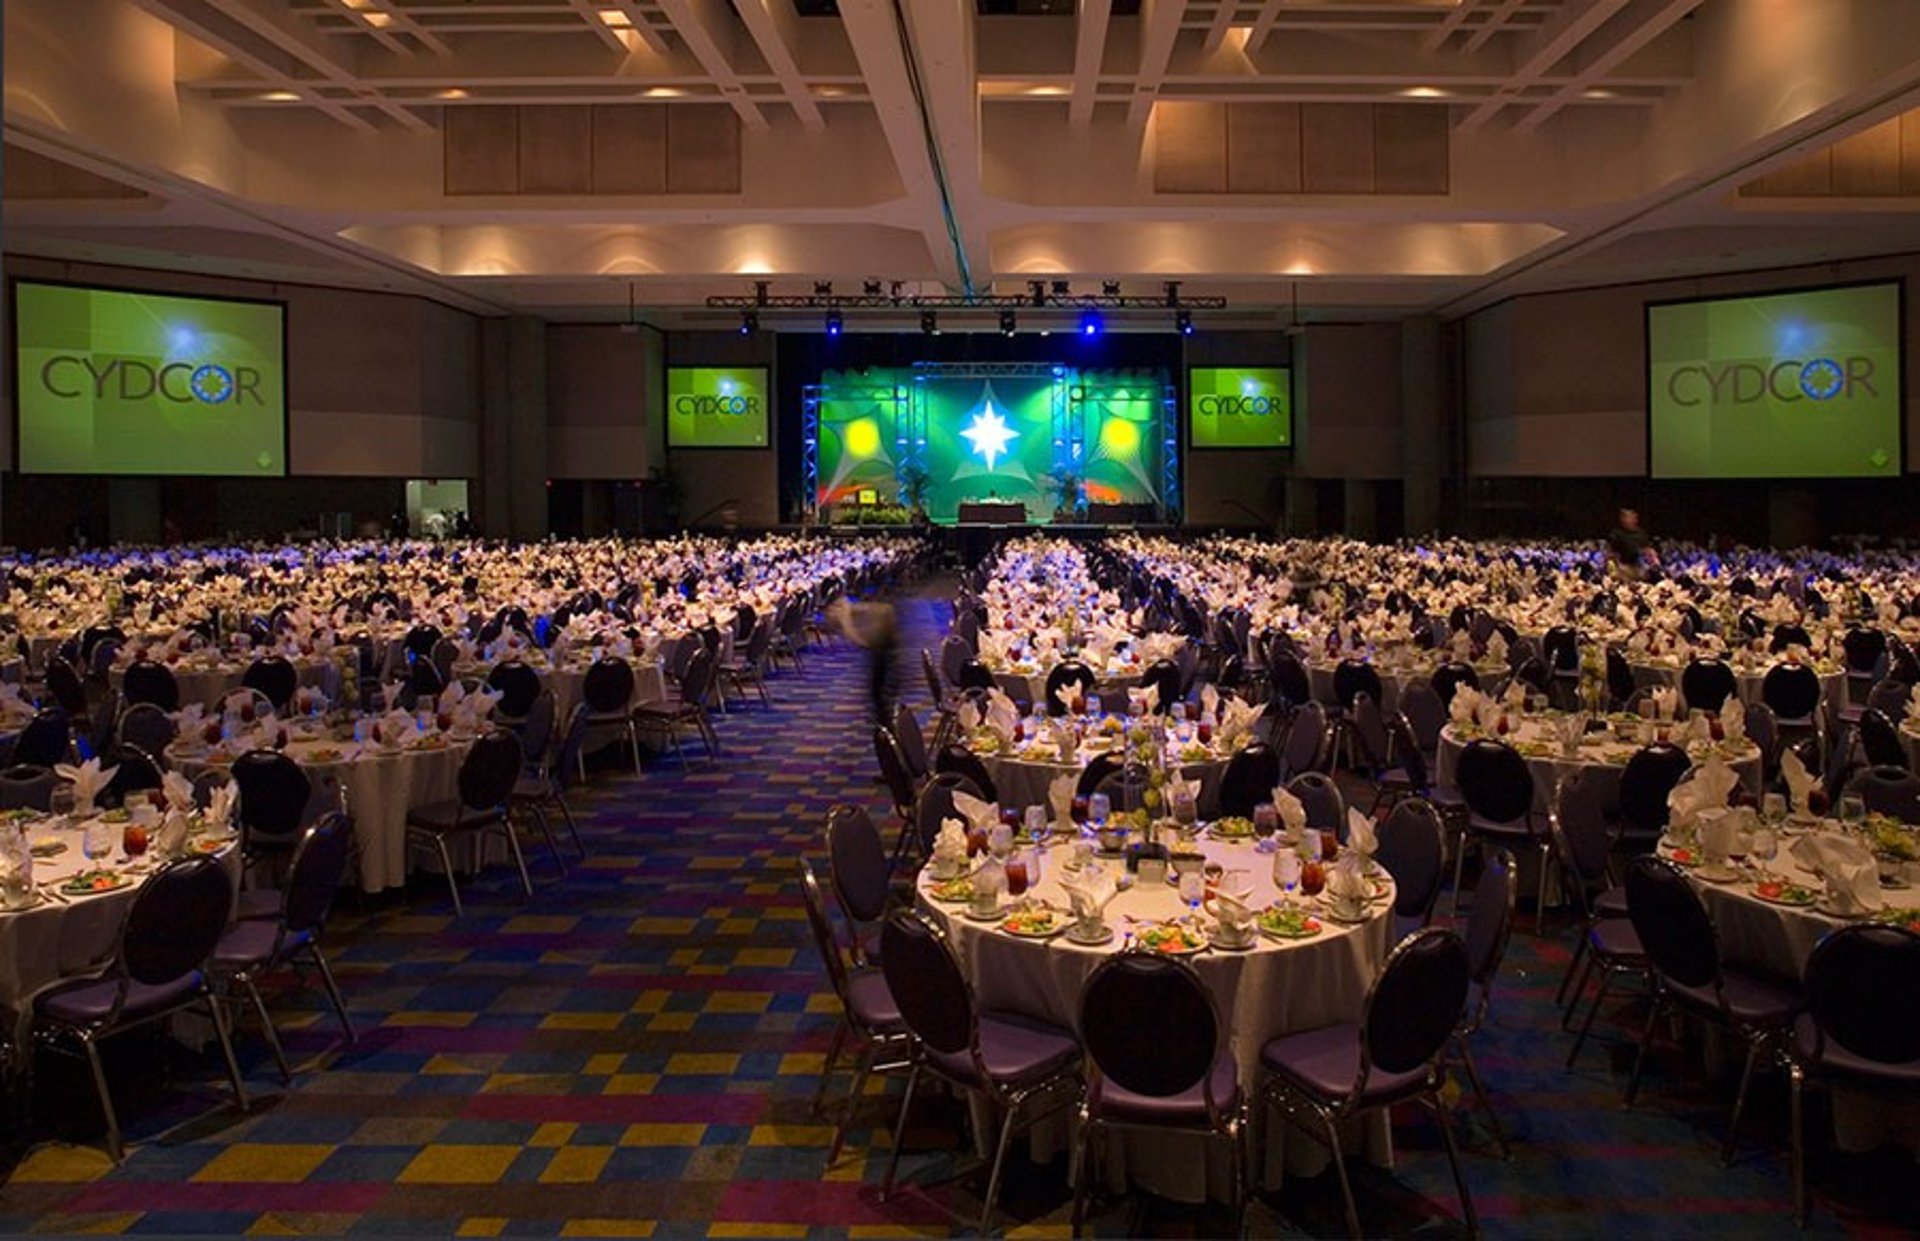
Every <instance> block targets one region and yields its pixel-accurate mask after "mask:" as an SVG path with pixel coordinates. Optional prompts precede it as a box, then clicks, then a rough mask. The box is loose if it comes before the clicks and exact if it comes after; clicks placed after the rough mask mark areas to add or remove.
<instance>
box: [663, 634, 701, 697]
mask: <svg viewBox="0 0 1920 1241" xmlns="http://www.w3.org/2000/svg"><path fill="white" fill-rule="evenodd" d="M706 649H707V644H706V643H705V642H702V641H701V640H700V635H699V634H697V633H683V634H681V635H680V636H679V637H678V638H675V639H674V642H673V649H672V650H671V651H669V652H667V658H666V672H667V679H668V680H669V681H671V682H673V683H674V684H675V685H678V684H680V682H681V681H682V680H684V679H685V678H686V675H687V669H688V668H689V667H691V666H692V665H693V657H694V656H695V655H698V654H699V653H700V652H701V651H704V650H706Z"/></svg>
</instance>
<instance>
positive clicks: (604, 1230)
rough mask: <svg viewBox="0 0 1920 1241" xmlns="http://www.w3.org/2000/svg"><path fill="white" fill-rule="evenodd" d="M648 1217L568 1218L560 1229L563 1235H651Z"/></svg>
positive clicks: (650, 1221)
mask: <svg viewBox="0 0 1920 1241" xmlns="http://www.w3.org/2000/svg"><path fill="white" fill-rule="evenodd" d="M653 1229H654V1221H652V1220H650V1219H570V1220H568V1221H567V1222H566V1224H565V1225H563V1226H562V1227H561V1229H560V1235H561V1236H563V1237H651V1236H652V1235H653Z"/></svg>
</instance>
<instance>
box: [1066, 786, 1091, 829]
mask: <svg viewBox="0 0 1920 1241" xmlns="http://www.w3.org/2000/svg"><path fill="white" fill-rule="evenodd" d="M1087 807H1088V799H1087V798H1085V797H1082V796H1080V795H1079V794H1077V793H1076V794H1074V798H1073V801H1072V803H1071V804H1070V805H1069V807H1068V809H1067V814H1068V816H1069V817H1070V818H1072V819H1073V821H1074V822H1075V823H1077V824H1081V825H1085V823H1086V821H1087V817H1088V809H1087Z"/></svg>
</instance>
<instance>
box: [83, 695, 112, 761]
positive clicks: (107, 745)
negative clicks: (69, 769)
mask: <svg viewBox="0 0 1920 1241" xmlns="http://www.w3.org/2000/svg"><path fill="white" fill-rule="evenodd" d="M119 718H120V692H119V691H118V690H115V689H112V688H106V689H104V690H102V691H101V693H100V695H99V697H97V698H95V699H94V702H93V707H92V710H91V712H90V713H89V715H88V716H87V722H86V724H85V726H84V727H83V728H82V729H81V732H80V736H79V737H78V738H77V739H76V741H75V749H76V750H77V751H78V753H79V755H80V757H81V758H83V759H87V758H94V757H96V756H100V755H104V754H105V753H106V752H107V751H108V750H109V749H111V748H112V746H113V726H114V724H115V722H117V721H118V720H119Z"/></svg>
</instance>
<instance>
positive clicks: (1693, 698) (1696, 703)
mask: <svg viewBox="0 0 1920 1241" xmlns="http://www.w3.org/2000/svg"><path fill="white" fill-rule="evenodd" d="M1737 688H1738V685H1737V683H1736V682H1735V680H1734V676H1733V669H1732V668H1730V667H1728V666H1727V662H1726V661H1725V660H1723V659H1696V660H1694V661H1693V662H1691V663H1689V664H1688V665H1687V666H1686V668H1685V669H1683V670H1682V671H1681V673H1680V696H1681V697H1682V698H1685V699H1686V700H1687V706H1689V707H1691V708H1693V709H1694V710H1697V711H1712V712H1715V713H1718V712H1719V710H1720V708H1721V707H1722V706H1723V705H1724V704H1725V703H1726V701H1727V699H1729V698H1731V697H1733V695H1734V692H1735V690H1736V689H1737Z"/></svg>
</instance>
